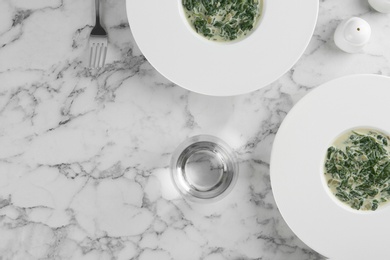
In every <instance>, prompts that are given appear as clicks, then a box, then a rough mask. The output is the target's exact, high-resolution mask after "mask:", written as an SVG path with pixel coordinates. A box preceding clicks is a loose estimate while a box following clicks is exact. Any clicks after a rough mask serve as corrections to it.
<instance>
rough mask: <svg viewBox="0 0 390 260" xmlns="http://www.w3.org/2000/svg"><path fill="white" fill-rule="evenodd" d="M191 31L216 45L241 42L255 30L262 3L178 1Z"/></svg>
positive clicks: (248, 0) (252, 0) (251, 0)
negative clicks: (240, 40) (215, 42)
mask: <svg viewBox="0 0 390 260" xmlns="http://www.w3.org/2000/svg"><path fill="white" fill-rule="evenodd" d="M182 3H183V8H184V12H185V15H186V18H187V20H188V22H189V23H190V25H191V27H192V28H193V29H194V30H195V31H196V32H197V33H198V34H200V35H202V36H203V37H205V38H207V39H209V40H212V41H219V42H228V41H234V40H238V39H242V38H243V37H245V36H246V35H248V34H249V33H250V32H251V31H252V30H253V29H254V28H255V27H256V26H257V23H258V21H259V18H260V16H261V12H262V9H263V0H182Z"/></svg>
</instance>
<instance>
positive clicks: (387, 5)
mask: <svg viewBox="0 0 390 260" xmlns="http://www.w3.org/2000/svg"><path fill="white" fill-rule="evenodd" d="M368 3H369V4H370V5H371V6H372V8H374V9H375V10H377V11H378V12H381V13H385V14H388V13H390V0H368Z"/></svg>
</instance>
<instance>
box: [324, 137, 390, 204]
mask: <svg viewBox="0 0 390 260" xmlns="http://www.w3.org/2000/svg"><path fill="white" fill-rule="evenodd" d="M345 137H346V138H345ZM341 138H344V139H343V141H340V140H337V141H336V142H335V143H336V144H335V145H333V146H331V147H329V148H328V150H327V153H326V160H325V177H326V179H327V183H328V186H329V188H330V189H331V190H332V192H333V193H334V194H335V196H336V197H337V198H338V199H339V200H341V201H342V202H344V203H346V204H348V205H349V206H350V207H351V208H353V209H356V210H376V209H377V208H378V207H379V206H380V205H382V204H383V203H386V202H387V201H389V199H390V153H389V151H390V147H389V140H390V139H389V137H388V136H386V135H384V134H381V133H378V132H376V131H372V130H355V131H352V132H350V133H349V134H347V135H346V136H345V135H344V136H343V137H341Z"/></svg>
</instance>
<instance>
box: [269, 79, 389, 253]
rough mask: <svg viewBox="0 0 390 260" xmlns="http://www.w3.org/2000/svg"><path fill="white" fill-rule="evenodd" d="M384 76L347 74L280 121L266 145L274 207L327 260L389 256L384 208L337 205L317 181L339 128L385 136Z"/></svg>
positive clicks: (386, 98) (386, 95) (386, 99)
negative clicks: (373, 131) (379, 132)
mask: <svg viewBox="0 0 390 260" xmlns="http://www.w3.org/2000/svg"><path fill="white" fill-rule="evenodd" d="M389 112H390V78H388V77H384V76H377V75H354V76H348V77H343V78H339V79H336V80H333V81H330V82H329V83H326V84H324V85H322V86H320V87H318V88H316V89H315V90H313V91H312V92H311V93H309V94H308V95H307V96H305V97H304V98H303V99H302V100H301V101H299V102H298V104H297V105H296V106H295V107H294V108H293V109H292V110H291V111H290V112H289V114H288V115H287V117H286V118H285V119H284V121H283V123H282V125H281V126H280V128H279V131H278V133H277V135H276V138H275V142H274V144H273V149H272V156H271V184H272V190H273V193H274V196H275V200H276V203H277V205H278V207H279V210H280V212H281V214H282V216H283V218H284V219H285V220H286V222H287V223H288V225H289V226H290V228H291V229H292V230H293V231H294V232H295V233H296V235H297V236H298V237H299V238H301V239H302V241H303V242H305V243H306V244H307V245H308V246H310V247H312V248H313V249H314V250H316V251H318V252H319V253H321V254H323V255H324V256H326V257H329V258H330V259H333V260H337V259H341V260H349V259H353V260H358V259H365V260H366V259H375V260H381V259H390V247H389V234H390V207H389V205H385V206H384V207H383V208H379V209H378V210H377V211H371V212H366V213H359V212H358V211H354V210H352V209H347V207H344V206H341V203H338V202H337V200H336V199H335V198H334V197H333V195H332V194H330V192H329V191H328V188H327V187H326V184H325V181H324V178H323V170H322V169H323V163H324V159H325V153H326V150H327V148H328V147H329V145H330V144H331V142H332V141H333V140H334V139H335V138H336V137H337V136H338V135H339V134H341V133H342V132H344V131H345V130H348V129H351V128H354V127H373V128H375V129H378V130H382V131H383V132H385V133H390V118H389Z"/></svg>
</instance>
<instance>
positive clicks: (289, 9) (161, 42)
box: [126, 0, 319, 96]
mask: <svg viewBox="0 0 390 260" xmlns="http://www.w3.org/2000/svg"><path fill="white" fill-rule="evenodd" d="M264 1H265V9H266V12H265V13H264V17H263V18H262V21H261V23H260V25H259V26H258V28H257V29H256V30H255V31H254V32H253V33H252V34H251V35H250V36H248V37H247V38H246V39H245V40H242V41H240V42H237V43H235V44H224V45H220V44H215V43H209V42H208V41H205V40H200V39H199V37H196V36H195V35H194V33H193V32H191V31H190V30H189V28H188V26H187V25H186V24H185V23H184V22H185V21H183V18H182V17H181V15H180V12H179V10H180V8H182V7H181V4H180V3H181V0H142V1H138V0H127V1H126V9H127V16H128V20H129V24H130V28H131V31H132V33H133V35H134V38H135V40H136V42H137V45H138V46H139V48H140V50H141V52H142V53H143V54H144V55H145V57H146V58H147V59H148V61H149V62H150V63H151V64H152V65H153V66H154V67H155V68H156V69H157V70H158V71H159V72H160V73H161V74H162V75H164V76H165V77H166V78H168V79H169V80H171V81H172V82H174V83H176V84H177V85H179V86H181V87H183V88H186V89H188V90H191V91H194V92H197V93H201V94H207V95H214V96H232V95H239V94H244V93H248V92H251V91H254V90H256V89H259V88H261V87H264V86H266V85H268V84H270V83H272V82H273V81H275V80H276V79H278V78H279V77H280V76H282V75H283V74H284V73H286V72H287V71H288V70H289V69H290V68H291V67H292V66H293V65H294V64H295V63H296V62H297V60H298V59H299V58H300V57H301V55H302V54H303V52H304V51H305V49H306V47H307V45H308V44H309V42H310V39H311V37H312V34H313V31H314V28H315V25H316V22H317V16H318V6H319V2H318V1H317V0H300V1H299V3H297V2H295V1H285V0H264ZM271 13H275V14H276V15H270V14H271ZM151 17H154V19H156V20H158V21H159V22H158V23H154V22H151V20H150V19H151ZM152 21H154V20H152ZM145 32H149V33H145ZM264 39H267V40H264ZM183 46H186V47H183ZM231 61H233V62H231ZM205 64H207V65H205ZM215 68H218V69H215ZM199 75H201V76H199Z"/></svg>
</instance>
